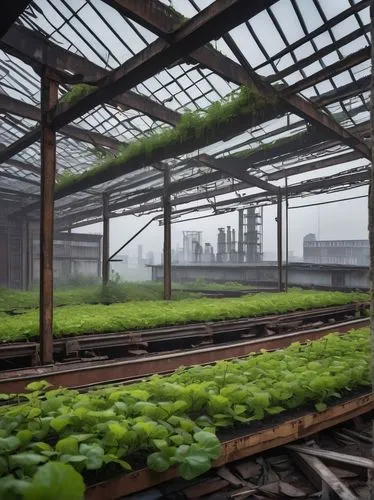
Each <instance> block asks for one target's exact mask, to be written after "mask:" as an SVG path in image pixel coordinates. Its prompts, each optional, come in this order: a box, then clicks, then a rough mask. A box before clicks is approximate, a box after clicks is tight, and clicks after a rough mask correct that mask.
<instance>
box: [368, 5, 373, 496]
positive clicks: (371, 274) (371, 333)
mask: <svg viewBox="0 0 374 500" xmlns="http://www.w3.org/2000/svg"><path fill="white" fill-rule="evenodd" d="M370 21H371V36H372V37H373V36H374V0H372V2H371V3H370ZM372 40H373V38H372ZM373 64H374V44H373V43H372V44H371V89H370V90H371V100H370V103H371V104H370V124H371V134H370V135H371V144H373V137H374V72H373ZM368 229H369V243H370V335H371V347H372V352H371V384H372V391H373V390H374V351H373V347H374V147H372V148H371V169H370V174H369V228H368ZM372 437H373V439H374V420H372ZM371 452H372V458H374V447H372V449H371ZM369 490H370V493H369V495H370V498H373V497H374V471H372V470H370V471H369Z"/></svg>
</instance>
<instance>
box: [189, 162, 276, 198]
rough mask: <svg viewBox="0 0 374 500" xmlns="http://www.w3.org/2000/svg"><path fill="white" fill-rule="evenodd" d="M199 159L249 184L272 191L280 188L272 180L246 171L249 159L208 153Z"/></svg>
mask: <svg viewBox="0 0 374 500" xmlns="http://www.w3.org/2000/svg"><path fill="white" fill-rule="evenodd" d="M199 160H200V161H201V162H202V163H204V164H205V165H207V166H209V167H211V168H215V169H217V170H219V171H220V172H223V173H225V174H226V175H229V176H230V177H234V178H236V179H239V180H241V181H243V182H245V183H246V184H247V186H255V187H258V188H260V189H263V190H265V191H270V192H271V193H276V192H278V188H277V187H276V186H274V185H273V184H270V182H266V181H264V180H262V179H260V178H259V177H256V176H254V175H251V174H248V172H247V171H246V170H247V169H248V168H249V167H250V166H251V165H250V160H249V159H244V158H216V159H215V158H211V157H209V156H208V155H205V154H202V155H200V156H199Z"/></svg>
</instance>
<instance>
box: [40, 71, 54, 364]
mask: <svg viewBox="0 0 374 500" xmlns="http://www.w3.org/2000/svg"><path fill="white" fill-rule="evenodd" d="M57 98H58V83H57V82H55V81H53V80H50V79H48V78H47V77H45V75H44V74H43V76H42V79H41V126H42V138H41V176H40V309H39V318H40V323H39V329H40V359H41V362H42V363H43V364H48V363H52V362H53V231H54V227H53V226H54V188H55V177H56V133H55V131H54V130H53V129H52V126H51V120H50V115H49V111H50V109H52V108H53V107H54V106H55V105H56V103H57Z"/></svg>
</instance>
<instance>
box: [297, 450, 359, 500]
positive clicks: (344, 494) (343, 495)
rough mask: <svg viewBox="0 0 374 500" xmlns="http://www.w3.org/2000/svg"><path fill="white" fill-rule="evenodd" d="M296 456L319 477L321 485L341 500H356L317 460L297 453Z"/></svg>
mask: <svg viewBox="0 0 374 500" xmlns="http://www.w3.org/2000/svg"><path fill="white" fill-rule="evenodd" d="M297 454H298V455H299V457H300V458H301V459H302V460H303V461H304V462H305V464H306V465H307V466H308V467H309V468H310V469H312V470H313V471H314V472H315V473H317V474H318V475H319V476H320V478H321V480H322V483H325V484H326V485H327V486H328V487H329V488H330V489H331V490H333V491H334V492H335V493H336V494H337V495H338V497H339V498H340V499H341V500H358V499H357V497H356V495H354V494H353V493H352V491H351V490H350V489H349V488H348V487H347V486H346V485H345V484H344V483H342V481H340V479H338V478H337V477H336V476H335V474H333V473H332V471H331V470H330V469H329V468H328V467H326V465H325V464H323V463H322V462H321V460H320V459H319V458H317V457H313V456H310V455H306V454H304V453H299V452H297Z"/></svg>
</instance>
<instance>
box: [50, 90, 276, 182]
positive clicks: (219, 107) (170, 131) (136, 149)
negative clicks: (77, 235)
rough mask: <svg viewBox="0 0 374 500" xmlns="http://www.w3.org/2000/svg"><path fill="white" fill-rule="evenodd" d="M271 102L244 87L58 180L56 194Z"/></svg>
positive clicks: (260, 109)
mask: <svg viewBox="0 0 374 500" xmlns="http://www.w3.org/2000/svg"><path fill="white" fill-rule="evenodd" d="M272 102H273V101H272V99H271V98H270V97H268V96H267V97H265V96H263V95H261V94H259V93H258V91H257V90H256V89H255V87H253V86H243V87H241V88H240V89H239V90H238V91H237V92H234V93H232V94H230V95H229V96H228V98H226V100H225V101H223V102H215V103H213V104H212V105H211V106H209V107H208V108H207V109H205V110H199V111H194V112H190V111H188V112H186V113H184V114H183V115H182V117H181V119H180V121H179V122H178V123H177V125H176V126H175V127H174V128H172V127H164V128H163V129H162V130H161V131H160V132H155V133H153V134H151V135H149V136H147V137H143V138H141V139H139V140H137V141H134V142H131V143H130V144H127V145H125V146H123V147H120V148H119V151H118V154H117V155H114V154H112V153H110V154H108V156H107V157H106V158H105V159H104V160H103V161H100V162H99V163H97V164H96V165H93V166H92V167H91V168H89V169H88V170H86V171H85V172H82V173H79V174H77V175H69V176H66V177H63V178H61V179H60V180H59V181H58V185H57V191H59V190H60V189H62V188H64V187H67V186H68V185H71V184H73V183H74V182H76V181H78V180H81V179H85V178H87V177H90V176H92V175H94V174H96V173H98V172H101V171H104V170H106V169H107V168H109V167H113V166H116V165H123V164H126V163H127V162H128V161H130V160H134V159H139V160H140V159H141V160H144V161H149V160H150V159H151V158H152V154H153V153H155V152H160V151H164V149H165V148H167V147H168V146H171V145H175V144H180V143H183V142H184V141H188V140H193V139H196V138H198V137H206V136H208V135H209V134H210V133H211V132H212V130H217V129H219V127H221V126H222V125H224V124H227V123H229V122H230V121H231V120H232V119H234V118H235V117H237V116H240V115H245V114H246V113H248V112H249V111H250V112H251V113H253V114H254V115H259V114H262V113H263V110H264V108H265V107H266V106H268V105H269V104H271V103H272Z"/></svg>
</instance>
